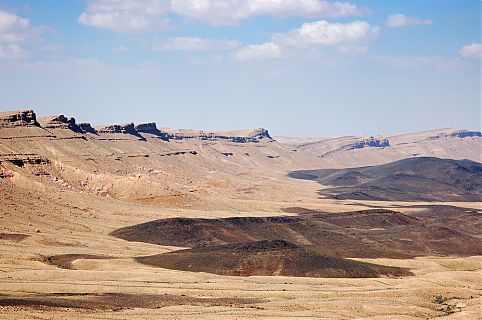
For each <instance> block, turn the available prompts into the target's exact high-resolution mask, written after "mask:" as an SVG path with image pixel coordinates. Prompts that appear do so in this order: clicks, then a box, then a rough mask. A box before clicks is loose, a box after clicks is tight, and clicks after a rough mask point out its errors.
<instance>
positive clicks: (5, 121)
mask: <svg viewBox="0 0 482 320" xmlns="http://www.w3.org/2000/svg"><path fill="white" fill-rule="evenodd" d="M38 126H39V123H38V122H37V116H36V115H35V112H33V110H21V111H6V112H0V128H14V127H38Z"/></svg>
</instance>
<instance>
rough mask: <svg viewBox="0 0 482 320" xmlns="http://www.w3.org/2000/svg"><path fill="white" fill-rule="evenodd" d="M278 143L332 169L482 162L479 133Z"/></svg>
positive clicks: (443, 131) (455, 131)
mask: <svg viewBox="0 0 482 320" xmlns="http://www.w3.org/2000/svg"><path fill="white" fill-rule="evenodd" d="M276 139H277V140H278V141H280V142H283V143H285V144H286V145H289V146H290V147H291V148H293V149H297V150H302V151H307V152H310V153H312V154H313V155H314V156H316V157H319V158H322V159H324V160H326V161H327V162H328V163H330V164H331V167H332V168H340V167H343V168H347V167H361V166H370V165H377V164H384V163H389V162H393V161H396V160H402V159H406V158H412V157H436V158H446V159H457V160H460V159H469V160H473V161H477V162H482V136H481V133H480V131H470V130H460V129H452V128H447V129H439V130H431V131H423V132H416V133H409V134H401V135H394V136H360V137H357V136H346V137H337V138H310V139H294V138H276Z"/></svg>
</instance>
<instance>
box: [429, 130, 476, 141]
mask: <svg viewBox="0 0 482 320" xmlns="http://www.w3.org/2000/svg"><path fill="white" fill-rule="evenodd" d="M469 137H482V133H481V132H480V131H469V130H455V131H453V132H449V133H442V134H438V135H435V136H431V137H429V138H428V139H429V140H437V139H440V138H469Z"/></svg>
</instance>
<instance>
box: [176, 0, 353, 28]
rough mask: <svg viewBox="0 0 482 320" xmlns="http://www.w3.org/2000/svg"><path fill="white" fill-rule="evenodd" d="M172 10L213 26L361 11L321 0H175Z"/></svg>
mask: <svg viewBox="0 0 482 320" xmlns="http://www.w3.org/2000/svg"><path fill="white" fill-rule="evenodd" d="M171 10H172V12H175V13H177V14H180V15H182V16H186V17H190V18H194V19H196V20H200V21H204V22H207V23H209V24H211V25H236V24H238V23H239V22H240V21H241V20H244V19H247V18H249V17H252V16H261V15H265V16H276V17H293V16H298V17H347V16H355V15H361V10H360V9H359V8H358V7H357V6H356V5H353V4H350V3H347V2H329V1H321V0H171Z"/></svg>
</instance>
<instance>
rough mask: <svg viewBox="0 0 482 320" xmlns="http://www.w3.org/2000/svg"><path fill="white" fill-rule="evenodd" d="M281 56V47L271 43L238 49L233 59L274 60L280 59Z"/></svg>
mask: <svg viewBox="0 0 482 320" xmlns="http://www.w3.org/2000/svg"><path fill="white" fill-rule="evenodd" d="M281 56H282V50H281V47H280V46H279V45H277V44H276V43H273V42H266V43H262V44H250V45H248V46H245V47H243V48H241V49H239V50H238V51H237V52H236V53H235V54H234V57H235V58H236V59H237V60H239V61H249V60H260V59H274V58H280V57H281Z"/></svg>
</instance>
